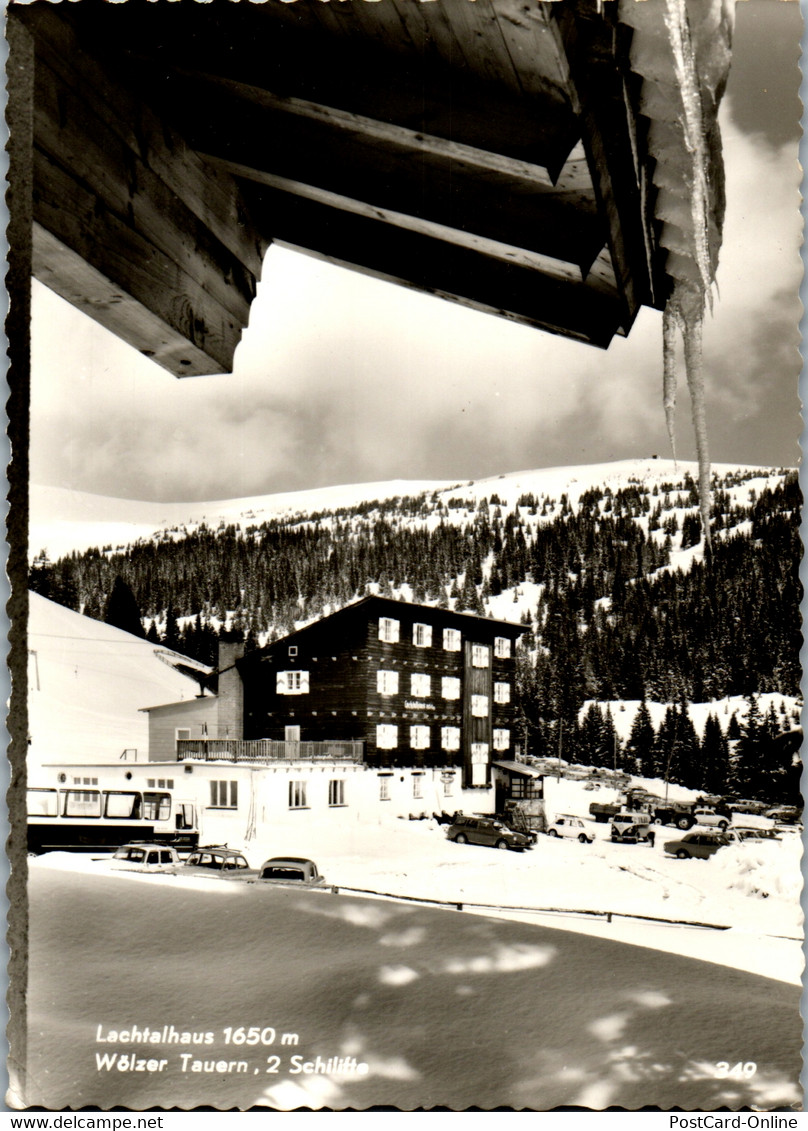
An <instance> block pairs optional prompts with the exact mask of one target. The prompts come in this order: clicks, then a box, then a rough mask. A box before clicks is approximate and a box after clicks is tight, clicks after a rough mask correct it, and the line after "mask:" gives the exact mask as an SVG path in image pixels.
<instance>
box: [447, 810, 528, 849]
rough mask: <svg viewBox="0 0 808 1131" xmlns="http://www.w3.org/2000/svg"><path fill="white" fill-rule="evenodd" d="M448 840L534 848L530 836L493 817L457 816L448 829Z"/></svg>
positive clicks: (500, 846)
mask: <svg viewBox="0 0 808 1131" xmlns="http://www.w3.org/2000/svg"><path fill="white" fill-rule="evenodd" d="M446 836H447V839H448V840H453V841H454V842H455V844H485V845H488V846H489V847H493V848H514V849H518V850H520V851H521V850H522V849H525V848H532V847H533V845H532V843H531V841H530V838H529V837H527V836H525V834H524V833H518V832H516V831H515V830H514V829H509V828H508V827H507V826H506V825H503V824H502V822H501V821H497V820H494V819H493V818H491V817H461V816H457V817H455V821H454V824H451V825H450V826H449V828H448V829H447V830H446Z"/></svg>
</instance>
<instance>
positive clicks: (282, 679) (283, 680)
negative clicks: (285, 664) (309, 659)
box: [275, 670, 309, 695]
mask: <svg viewBox="0 0 808 1131" xmlns="http://www.w3.org/2000/svg"><path fill="white" fill-rule="evenodd" d="M275 690H276V692H277V693H278V695H308V693H309V673H308V672H304V671H299V670H295V671H292V672H278V675H277V679H276V681H275Z"/></svg>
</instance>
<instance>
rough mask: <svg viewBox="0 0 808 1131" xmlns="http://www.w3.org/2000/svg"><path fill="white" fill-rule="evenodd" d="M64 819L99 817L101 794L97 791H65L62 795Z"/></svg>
mask: <svg viewBox="0 0 808 1131" xmlns="http://www.w3.org/2000/svg"><path fill="white" fill-rule="evenodd" d="M63 797H64V808H63V810H62V815H63V816H64V817H100V816H101V794H100V792H99V790H97V789H66V790H65V791H64V793H63Z"/></svg>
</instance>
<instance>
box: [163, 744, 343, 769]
mask: <svg viewBox="0 0 808 1131" xmlns="http://www.w3.org/2000/svg"><path fill="white" fill-rule="evenodd" d="M364 748H365V744H364V742H362V741H359V740H357V741H352V742H336V741H335V742H273V741H271V740H270V739H268V738H258V739H251V740H248V739H236V738H180V739H177V760H178V761H179V762H258V763H264V764H267V763H270V762H361V761H362V759H363V756H364Z"/></svg>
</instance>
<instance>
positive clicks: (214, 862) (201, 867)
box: [178, 844, 258, 880]
mask: <svg viewBox="0 0 808 1131" xmlns="http://www.w3.org/2000/svg"><path fill="white" fill-rule="evenodd" d="M178 871H180V872H181V873H182V874H183V875H188V874H189V873H190V874H198V875H203V876H219V877H221V878H222V879H239V880H246V879H247V878H249V877H254V876H257V875H258V871H257V869H256V868H251V867H250V865H249V864H248V863H247V858H246V857H245V856H244V854H243V853H241V852H239V851H238V850H237V849H235V848H228V847H227V845H221V844H207V845H203V847H202V848H197V849H195V850H194V851H193V852H192V853H191V854H190V856H189V857H188V858H187V860H186V861H185V863H184V864H183V865H182V867H181V868H180V869H178Z"/></svg>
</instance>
